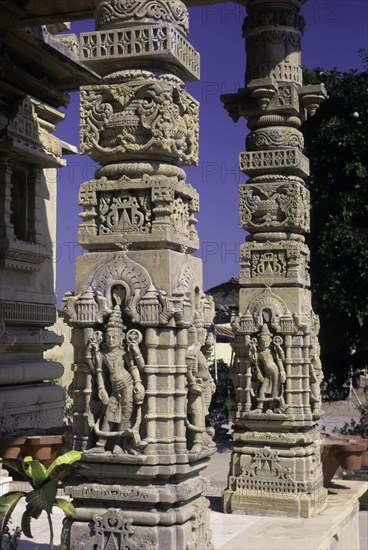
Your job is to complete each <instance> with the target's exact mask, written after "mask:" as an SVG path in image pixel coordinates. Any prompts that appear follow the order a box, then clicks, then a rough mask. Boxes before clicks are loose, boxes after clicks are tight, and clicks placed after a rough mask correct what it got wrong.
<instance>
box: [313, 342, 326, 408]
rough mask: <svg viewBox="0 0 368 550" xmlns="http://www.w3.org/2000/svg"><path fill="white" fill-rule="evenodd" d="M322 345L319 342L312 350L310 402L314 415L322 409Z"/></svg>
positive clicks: (315, 343)
mask: <svg viewBox="0 0 368 550" xmlns="http://www.w3.org/2000/svg"><path fill="white" fill-rule="evenodd" d="M320 350H321V348H320V345H319V342H318V340H317V339H316V341H315V342H314V344H313V346H312V347H311V350H310V354H309V355H310V370H309V377H310V378H309V379H310V402H311V406H312V411H313V413H314V414H319V413H320V408H321V384H322V381H323V378H324V376H323V370H322V363H321V359H320Z"/></svg>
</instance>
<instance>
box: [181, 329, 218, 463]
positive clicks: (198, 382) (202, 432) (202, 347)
mask: <svg viewBox="0 0 368 550" xmlns="http://www.w3.org/2000/svg"><path fill="white" fill-rule="evenodd" d="M188 333H189V346H188V349H187V353H186V364H187V369H188V370H187V387H188V404H187V405H188V410H187V428H188V429H189V430H190V431H191V432H193V445H192V447H191V449H190V450H191V452H192V453H199V452H201V451H202V450H203V449H204V448H205V447H211V446H213V445H214V444H213V443H212V437H213V430H212V428H206V416H207V414H208V412H209V411H208V410H209V406H210V403H211V399H212V395H213V393H214V392H215V390H216V386H215V383H214V381H213V378H212V376H211V373H210V371H209V368H208V363H207V358H206V356H208V355H209V354H210V353H211V348H213V342H212V340H211V336H212V335H210V334H207V331H206V329H205V328H203V327H198V328H196V327H191V328H190V329H189V331H188Z"/></svg>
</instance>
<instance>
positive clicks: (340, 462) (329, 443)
mask: <svg viewBox="0 0 368 550" xmlns="http://www.w3.org/2000/svg"><path fill="white" fill-rule="evenodd" d="M363 441H364V440H362V442H360V440H355V441H354V440H352V439H351V438H349V439H347V438H345V437H340V436H336V437H335V436H328V435H324V434H323V435H322V444H321V460H322V470H323V482H324V485H325V486H326V485H328V484H329V483H330V482H331V480H332V478H333V476H334V475H335V473H336V470H337V468H338V467H339V466H341V467H342V468H344V469H345V470H354V471H359V470H360V469H361V467H362V455H363V453H365V452H366V450H367V446H366V443H365V441H364V442H363Z"/></svg>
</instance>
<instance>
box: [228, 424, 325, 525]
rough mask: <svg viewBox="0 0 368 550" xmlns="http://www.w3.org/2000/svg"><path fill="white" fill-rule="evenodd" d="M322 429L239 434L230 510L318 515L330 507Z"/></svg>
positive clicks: (230, 482) (233, 460) (231, 477)
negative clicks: (320, 439)
mask: <svg viewBox="0 0 368 550" xmlns="http://www.w3.org/2000/svg"><path fill="white" fill-rule="evenodd" d="M316 436H317V434H316V432H310V433H306V434H290V433H277V432H274V433H255V432H246V433H244V434H235V441H236V443H235V445H234V449H233V454H232V457H231V463H230V475H229V478H228V488H227V489H226V490H225V491H224V493H223V510H224V512H225V513H232V512H234V513H246V514H252V515H265V513H267V515H273V516H274V515H288V516H291V517H304V518H308V517H315V516H317V515H318V514H319V513H320V512H321V511H322V510H323V508H324V507H325V502H326V498H327V491H326V490H325V489H324V488H323V476H322V466H321V460H320V449H319V443H318V439H317V437H316Z"/></svg>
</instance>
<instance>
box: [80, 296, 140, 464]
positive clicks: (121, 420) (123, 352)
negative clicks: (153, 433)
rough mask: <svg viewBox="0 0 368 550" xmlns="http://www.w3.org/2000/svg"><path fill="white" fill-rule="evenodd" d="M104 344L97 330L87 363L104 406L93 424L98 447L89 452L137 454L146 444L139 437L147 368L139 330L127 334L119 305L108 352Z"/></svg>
mask: <svg viewBox="0 0 368 550" xmlns="http://www.w3.org/2000/svg"><path fill="white" fill-rule="evenodd" d="M102 341H103V335H102V332H100V331H97V332H96V333H95V335H94V337H93V338H92V339H91V340H90V342H89V344H88V346H87V350H86V362H87V364H88V366H89V368H90V369H91V371H92V373H93V375H94V376H95V379H96V383H97V391H98V398H99V400H100V402H101V403H102V413H101V414H100V415H99V416H98V418H97V420H96V422H95V424H94V431H95V433H96V434H97V436H98V440H97V444H96V446H95V447H94V448H93V449H90V450H89V451H87V452H88V453H103V452H105V451H106V450H109V449H112V452H113V453H114V454H121V453H129V454H136V453H137V450H136V449H137V448H139V447H140V446H142V444H143V442H141V441H140V436H139V427H140V423H141V414H142V413H141V406H142V403H143V400H144V395H145V390H144V387H143V384H142V380H141V375H140V372H141V371H142V370H143V367H144V359H143V357H142V353H141V350H140V348H139V344H140V342H141V341H142V335H141V333H140V332H139V331H138V330H136V329H133V330H130V331H128V332H127V333H126V327H125V326H124V324H123V320H122V317H121V310H120V305H116V306H115V307H114V309H113V311H112V313H111V315H110V317H109V320H108V323H107V327H106V334H105V341H106V349H105V350H104V349H103V348H102Z"/></svg>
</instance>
